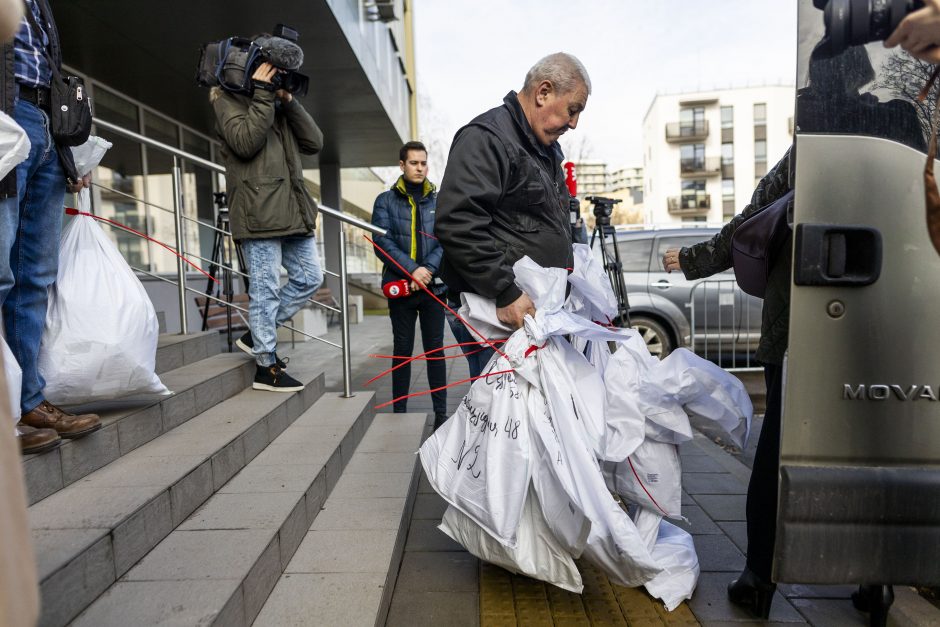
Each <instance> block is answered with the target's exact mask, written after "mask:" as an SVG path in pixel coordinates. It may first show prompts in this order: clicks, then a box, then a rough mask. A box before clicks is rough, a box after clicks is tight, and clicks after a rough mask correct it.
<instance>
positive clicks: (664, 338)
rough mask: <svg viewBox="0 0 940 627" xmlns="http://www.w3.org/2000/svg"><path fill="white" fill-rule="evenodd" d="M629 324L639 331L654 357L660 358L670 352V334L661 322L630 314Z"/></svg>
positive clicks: (671, 347)
mask: <svg viewBox="0 0 940 627" xmlns="http://www.w3.org/2000/svg"><path fill="white" fill-rule="evenodd" d="M630 326H632V327H633V328H634V329H636V330H637V331H638V332H639V333H640V336H641V337H642V338H643V340H644V341H645V342H646V348H648V349H649V351H650V354H651V355H653V356H654V357H658V358H660V359H662V358H663V357H665V356H666V355H668V354H669V353H671V352H672V349H673V348H674V346H673V345H672V336H671V335H669V331H667V330H666V327H664V326H663V325H662V323H660V322H658V321H656V320H653V319H652V318H646V317H644V316H630Z"/></svg>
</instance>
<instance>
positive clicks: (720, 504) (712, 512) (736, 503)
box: [693, 494, 747, 522]
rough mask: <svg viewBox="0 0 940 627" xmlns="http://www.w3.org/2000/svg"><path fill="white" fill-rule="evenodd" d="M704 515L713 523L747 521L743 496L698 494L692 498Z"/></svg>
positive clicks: (745, 499) (744, 497)
mask: <svg viewBox="0 0 940 627" xmlns="http://www.w3.org/2000/svg"><path fill="white" fill-rule="evenodd" d="M693 498H694V500H695V502H696V503H698V505H700V506H701V508H702V509H703V510H705V513H706V514H708V516H709V517H710V518H711V519H712V520H714V521H715V522H719V521H725V520H747V516H746V513H745V504H746V501H747V497H746V496H745V495H743V494H741V495H736V494H729V495H726V494H699V495H696V496H695V497H693Z"/></svg>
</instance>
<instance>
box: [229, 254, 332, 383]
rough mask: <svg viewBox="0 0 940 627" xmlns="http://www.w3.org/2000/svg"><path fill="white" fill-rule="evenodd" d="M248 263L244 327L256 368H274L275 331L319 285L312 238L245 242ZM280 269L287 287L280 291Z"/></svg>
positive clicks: (316, 257)
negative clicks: (252, 346)
mask: <svg viewBox="0 0 940 627" xmlns="http://www.w3.org/2000/svg"><path fill="white" fill-rule="evenodd" d="M241 247H242V252H244V254H245V261H246V262H247V263H248V277H249V284H248V285H249V287H248V298H249V303H248V324H249V326H250V327H251V339H252V341H253V342H254V348H253V349H252V350H253V352H254V355H255V361H257V362H258V365H259V366H265V367H266V366H271V365H273V364H274V351H275V350H276V349H277V327H278V326H280V325H282V324H284V323H285V322H287V320H289V319H290V318H291V317H292V316H293V315H294V314H295V313H297V312H298V311H299V310H300V308H301V307H303V306H304V304H305V303H306V302H307V299H308V298H310V297H311V296H313V294H314V292H316V291H317V290H318V289H319V288H320V285H322V284H323V270H321V269H320V257H319V255H318V254H317V240H316V238H315V237H302V236H301V237H275V238H271V239H245V240H242V241H241ZM281 266H284V269H285V270H287V283H286V284H285V285H284V286H283V287H281Z"/></svg>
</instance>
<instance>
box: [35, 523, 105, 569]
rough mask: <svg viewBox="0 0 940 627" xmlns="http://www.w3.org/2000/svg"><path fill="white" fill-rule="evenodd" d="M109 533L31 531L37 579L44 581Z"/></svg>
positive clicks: (56, 530) (99, 531)
mask: <svg viewBox="0 0 940 627" xmlns="http://www.w3.org/2000/svg"><path fill="white" fill-rule="evenodd" d="M109 532H110V529H33V530H32V532H31V534H30V535H31V537H32V541H33V550H34V551H35V553H36V567H37V570H38V571H39V579H40V580H43V579H45V578H46V577H48V576H49V575H50V574H52V573H53V572H55V571H56V570H58V569H60V568H62V567H63V566H65V565H66V564H68V563H69V562H70V561H72V560H73V559H74V558H75V556H76V555H78V554H80V553H81V552H82V551H84V550H86V549H88V548H89V547H91V546H93V545H94V544H95V543H97V542H98V541H100V540H102V539H103V538H107V536H108V533H109Z"/></svg>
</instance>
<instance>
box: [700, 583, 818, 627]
mask: <svg viewBox="0 0 940 627" xmlns="http://www.w3.org/2000/svg"><path fill="white" fill-rule="evenodd" d="M732 579H734V575H732V574H731V573H708V572H703V573H702V574H701V575H700V576H699V579H698V586H696V588H695V593H694V594H693V595H692V598H691V600H689V601H688V604H689V609H691V610H692V613H693V614H695V617H696V618H697V619H698V620H699V621H702V622H705V621H729V622H739V621H750V622H753V621H754V616H753V615H752V614H751V613H750V612H748V611H747V610H745V609H743V608H740V607H738V606H736V605H734V604H732V603H731V602H730V601H729V600H728V583H729V582H730V581H731V580H732ZM770 620H771V621H773V622H779V623H803V622H805V621H804V619H803V617H802V616H801V615H800V613H799V612H797V611H796V610H795V609H793V606H792V605H790V604H789V603H788V602H787V600H786V599H785V598H784V597H783V595H781V594H780V593H779V592H777V593H776V594H775V595H774V600H773V603H772V604H771V607H770Z"/></svg>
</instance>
